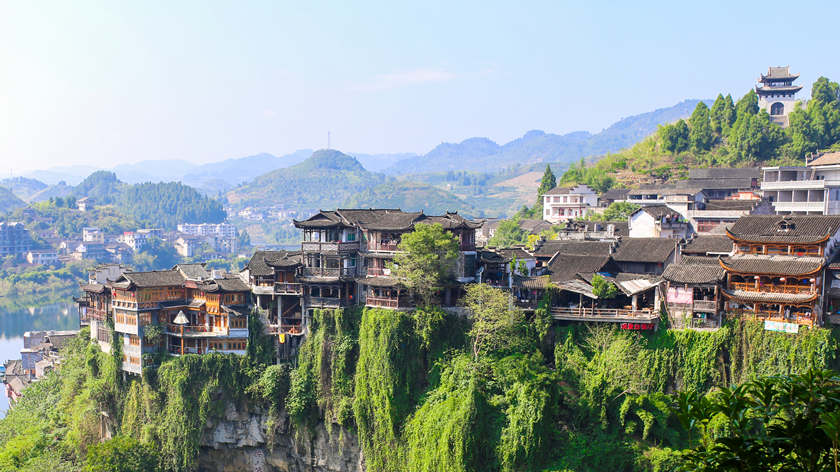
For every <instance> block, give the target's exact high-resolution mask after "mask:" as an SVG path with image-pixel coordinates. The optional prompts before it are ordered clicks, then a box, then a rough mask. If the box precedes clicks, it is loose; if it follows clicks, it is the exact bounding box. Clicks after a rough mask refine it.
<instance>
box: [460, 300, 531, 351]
mask: <svg viewBox="0 0 840 472" xmlns="http://www.w3.org/2000/svg"><path fill="white" fill-rule="evenodd" d="M466 290H467V294H466V295H465V296H464V306H465V307H466V308H467V311H469V313H470V317H471V319H472V328H470V332H469V335H470V338H471V339H472V351H473V359H478V357H479V356H480V355H482V354H483V355H487V354H491V353H494V352H502V351H506V350H508V349H510V347H511V346H514V345H516V344H518V335H519V333H517V331H518V330H519V328H520V327H521V325H522V323H523V322H524V321H525V317H524V315H523V314H522V311H521V310H519V309H518V308H516V307H514V306H513V299H512V298H511V296H510V294H509V293H507V292H505V291H503V290H499V289H497V288H493V287H491V286H489V285H486V284H470V285H467V288H466Z"/></svg>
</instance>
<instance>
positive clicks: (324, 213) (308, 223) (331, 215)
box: [292, 210, 349, 228]
mask: <svg viewBox="0 0 840 472" xmlns="http://www.w3.org/2000/svg"><path fill="white" fill-rule="evenodd" d="M292 222H293V223H294V225H295V226H296V227H298V228H329V227H333V226H341V225H345V226H349V223H348V222H347V221H345V220H344V218H342V217H341V216H340V215H339V214H338V213H337V212H335V211H332V210H321V211H319V212H318V213H315V214H314V215H312V216H310V217H309V218H307V219H305V220H302V221H298V220H292Z"/></svg>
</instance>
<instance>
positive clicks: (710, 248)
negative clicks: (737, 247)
mask: <svg viewBox="0 0 840 472" xmlns="http://www.w3.org/2000/svg"><path fill="white" fill-rule="evenodd" d="M682 252H683V254H696V255H700V256H705V255H708V254H728V253H730V252H732V239H730V238H729V237H728V236H717V235H707V236H706V235H704V236H696V237H694V238H693V239H691V240H689V241H688V244H686V245H685V248H683V250H682Z"/></svg>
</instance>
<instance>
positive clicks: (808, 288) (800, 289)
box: [729, 282, 816, 293]
mask: <svg viewBox="0 0 840 472" xmlns="http://www.w3.org/2000/svg"><path fill="white" fill-rule="evenodd" d="M729 288H730V289H732V290H743V291H745V292H765V293H813V292H815V291H816V289H815V288H814V287H813V286H812V285H793V284H783V285H773V284H759V285H758V286H756V285H755V283H753V282H729Z"/></svg>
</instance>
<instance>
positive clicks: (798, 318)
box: [727, 310, 814, 326]
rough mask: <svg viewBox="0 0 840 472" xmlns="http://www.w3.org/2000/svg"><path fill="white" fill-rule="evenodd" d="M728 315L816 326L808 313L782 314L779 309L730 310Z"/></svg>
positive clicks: (812, 317)
mask: <svg viewBox="0 0 840 472" xmlns="http://www.w3.org/2000/svg"><path fill="white" fill-rule="evenodd" d="M727 315H730V316H737V317H740V318H745V319H748V320H760V321H766V320H769V321H779V322H781V323H795V324H798V325H802V326H814V316H813V315H807V314H792V315H788V316H785V315H780V314H779V312H778V311H752V310H729V311H727Z"/></svg>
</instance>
